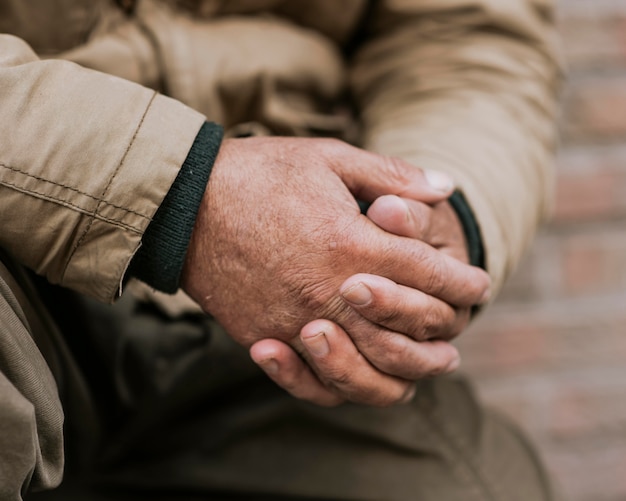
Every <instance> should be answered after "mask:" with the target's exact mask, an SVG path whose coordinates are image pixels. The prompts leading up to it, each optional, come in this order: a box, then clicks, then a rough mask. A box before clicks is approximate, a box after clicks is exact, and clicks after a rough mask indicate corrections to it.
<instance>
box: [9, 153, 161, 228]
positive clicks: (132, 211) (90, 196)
mask: <svg viewBox="0 0 626 501" xmlns="http://www.w3.org/2000/svg"><path fill="white" fill-rule="evenodd" d="M0 167H3V168H5V169H7V170H10V171H13V172H18V173H20V174H22V175H24V176H26V177H30V178H32V179H36V180H37V181H42V182H44V183H48V184H52V185H53V186H59V187H61V188H65V189H66V190H69V191H73V192H74V193H78V194H80V195H83V196H85V197H87V198H90V199H92V200H96V201H98V202H101V203H102V204H103V205H108V206H109V207H113V208H115V209H119V210H122V211H124V212H127V213H129V214H134V215H135V216H139V217H141V218H143V219H147V220H149V221H150V220H151V218H150V217H148V216H146V215H145V214H141V213H140V212H137V211H134V210H132V209H128V208H126V207H121V206H120V205H115V204H112V203H111V202H107V201H106V200H102V199H100V198H97V197H94V196H93V195H90V194H89V193H85V192H84V191H80V190H78V189H76V188H74V187H72V186H67V185H65V184H62V183H57V182H55V181H51V180H49V179H45V178H43V177H40V176H34V175H32V174H29V173H28V172H26V171H23V170H21V169H18V168H17V167H12V166H10V165H6V164H3V163H0ZM0 183H2V184H6V185H7V186H13V187H15V188H18V185H16V184H11V183H9V182H6V183H5V182H4V181H0ZM23 190H24V191H25V192H32V193H37V194H38V195H44V194H43V193H39V192H37V191H35V190H28V189H26V188H24V189H23ZM46 196H48V197H49V198H50V200H56V198H55V197H52V196H50V195H46ZM58 200H59V201H61V202H63V203H67V204H68V205H71V206H72V207H74V205H72V204H70V202H67V201H66V200H63V199H61V198H59V199H58ZM82 212H86V213H87V211H85V210H84V209H83V211H82Z"/></svg>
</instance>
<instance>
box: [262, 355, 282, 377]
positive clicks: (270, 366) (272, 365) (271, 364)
mask: <svg viewBox="0 0 626 501" xmlns="http://www.w3.org/2000/svg"><path fill="white" fill-rule="evenodd" d="M258 364H259V365H260V366H261V369H263V370H264V371H265V372H267V373H268V374H271V375H274V374H278V362H277V361H276V360H274V359H273V358H268V359H267V360H263V361H262V362H258Z"/></svg>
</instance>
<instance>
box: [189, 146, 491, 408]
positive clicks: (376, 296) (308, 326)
mask: <svg viewBox="0 0 626 501" xmlns="http://www.w3.org/2000/svg"><path fill="white" fill-rule="evenodd" d="M452 189H453V186H452V183H451V182H450V181H449V180H448V179H447V178H446V177H445V176H443V175H442V174H439V173H436V172H429V171H422V170H420V169H417V168H415V167H414V166H411V165H409V164H407V163H406V162H403V161H402V160H400V159H397V158H391V157H383V156H380V155H376V154H374V153H370V152H367V151H364V150H361V149H358V148H355V147H352V146H349V145H347V144H345V143H342V142H340V141H337V140H329V139H304V138H272V137H270V138H267V137H264V138H245V139H229V140H225V141H224V143H223V144H222V147H221V148H220V152H219V155H218V158H217V160H216V162H215V164H214V167H213V172H212V174H211V179H210V181H209V183H208V186H207V189H206V192H205V195H204V199H203V201H202V204H201V207H200V210H199V214H198V218H197V220H196V225H195V228H194V232H193V235H192V238H191V241H190V245H189V250H188V253H187V258H186V262H185V267H184V270H183V277H182V285H183V288H184V289H185V290H186V291H187V293H188V294H189V295H190V296H191V297H192V298H193V299H194V300H196V301H197V302H198V303H199V304H200V306H201V307H202V308H203V309H204V310H205V311H206V312H208V313H210V314H212V315H213V316H214V317H215V318H216V319H217V320H218V321H219V322H220V323H221V324H222V325H223V326H224V328H225V329H226V331H227V332H228V333H229V334H230V335H231V336H232V337H233V338H234V339H235V340H236V341H238V342H239V343H241V344H242V345H244V346H246V347H249V348H250V353H251V356H252V358H253V359H254V360H255V362H257V363H258V364H259V365H260V366H261V367H262V368H263V369H264V370H265V371H266V373H267V374H268V375H269V376H270V377H271V378H272V379H273V380H274V381H275V382H276V383H277V384H279V385H280V386H282V387H283V388H284V389H286V390H287V391H288V392H290V393H291V394H292V395H294V396H296V397H298V398H302V399H305V400H309V401H312V402H315V403H317V404H320V405H336V404H338V403H340V402H342V401H345V400H348V401H352V402H357V403H363V404H369V405H376V406H385V405H390V404H393V403H398V402H404V401H407V400H408V399H410V398H411V397H412V394H413V391H414V384H413V383H414V381H415V380H417V379H420V378H423V377H427V376H432V375H435V374H441V373H446V372H451V371H453V370H454V369H456V367H458V364H459V354H458V352H457V350H456V348H454V346H452V345H451V344H450V343H449V341H450V340H451V339H452V338H454V337H455V336H456V335H458V334H459V333H460V332H461V331H462V329H463V328H464V327H465V326H466V324H467V323H468V321H469V316H470V308H471V307H472V306H474V305H476V304H481V303H484V302H485V301H486V300H487V299H488V296H489V285H490V280H489V277H488V275H487V274H486V273H485V272H484V271H483V270H481V269H478V268H476V267H473V266H469V265H468V264H467V251H466V249H465V239H464V235H463V231H462V228H461V226H460V223H459V221H458V219H457V217H456V214H455V213H454V211H453V209H452V208H451V207H450V205H449V204H448V203H447V202H446V201H445V200H446V199H447V198H448V196H449V195H450V194H451V192H452ZM355 198H356V199H361V200H365V201H368V202H373V203H372V205H371V206H370V208H369V210H368V213H367V216H364V215H362V214H361V213H360V210H359V207H358V205H357V203H356V201H355Z"/></svg>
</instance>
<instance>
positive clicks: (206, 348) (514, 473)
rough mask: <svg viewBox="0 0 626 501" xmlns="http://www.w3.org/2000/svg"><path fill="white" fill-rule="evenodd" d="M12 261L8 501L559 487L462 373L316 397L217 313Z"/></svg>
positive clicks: (1, 487) (7, 306) (512, 496)
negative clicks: (382, 402)
mask: <svg viewBox="0 0 626 501" xmlns="http://www.w3.org/2000/svg"><path fill="white" fill-rule="evenodd" d="M2 261H3V262H4V265H2V264H0V499H1V500H2V501H16V500H20V499H27V500H28V499H33V500H63V501H72V500H80V501H104V500H157V501H158V500H162V501H164V500H168V501H170V500H171V501H187V500H189V501H191V500H222V499H223V500H287V499H289V500H306V499H320V500H321V499H333V500H340V499H341V500H416V501H417V500H419V501H496V500H498V501H549V500H553V499H555V497H554V494H553V493H552V491H551V487H550V485H549V480H548V478H547V476H546V473H545V470H544V468H543V466H542V465H541V463H540V461H539V460H538V458H537V456H536V454H535V452H534V451H533V449H532V447H531V446H530V445H529V444H528V442H527V440H526V439H525V438H524V436H523V435H522V434H521V433H520V431H519V430H518V429H517V428H516V427H515V426H514V425H512V424H511V423H509V422H508V421H506V420H505V419H503V418H502V417H500V416H499V415H497V414H494V413H491V412H488V411H486V410H484V409H483V408H481V407H480V406H479V405H478V404H477V402H476V400H475V398H474V396H473V395H472V392H471V390H470V388H469V387H468V385H467V383H466V382H465V381H464V380H463V379H461V378H435V379H430V380H425V381H422V382H420V383H418V391H417V394H416V397H415V399H414V400H413V401H412V402H411V403H410V404H407V405H402V406H397V407H393V408H389V409H372V408H366V407H362V406H358V405H348V404H346V405H343V406H340V407H338V408H334V409H326V408H320V407H316V406H314V405H310V404H307V403H305V402H301V401H298V400H295V399H293V398H291V397H290V396H288V395H287V394H286V393H284V392H283V391H282V390H280V389H279V388H277V387H275V385H274V384H273V383H271V382H270V381H269V380H268V379H267V378H266V377H265V376H264V375H263V374H262V373H261V372H260V371H259V370H258V369H257V368H256V367H255V365H254V364H253V363H252V362H251V361H250V359H249V357H248V355H247V352H246V351H245V350H243V349H242V348H241V347H239V346H238V345H236V344H235V343H234V342H232V341H231V340H230V338H229V337H228V336H227V335H226V334H225V333H224V332H223V331H222V329H221V328H220V327H219V325H217V324H216V323H215V322H214V321H213V320H212V319H210V318H208V317H206V316H201V315H194V314H184V315H178V316H176V317H173V316H171V315H168V314H167V313H166V312H164V311H163V310H161V309H159V308H157V307H155V306H154V305H152V304H150V303H147V302H144V301H139V300H137V299H135V298H133V297H131V296H130V295H127V294H124V296H123V297H122V298H121V300H120V301H119V302H118V303H117V304H116V305H114V306H107V305H101V304H96V303H94V302H91V301H89V300H86V299H84V298H81V297H77V296H76V295H74V294H72V293H69V292H68V291H65V290H62V289H59V288H54V287H52V286H49V285H47V284H46V283H44V282H43V281H41V280H40V279H37V278H36V277H33V276H30V275H29V274H28V273H27V272H25V271H24V270H23V269H21V268H20V267H18V266H15V265H14V264H12V263H11V262H10V260H9V259H8V258H6V257H3V258H2ZM62 476H63V477H64V478H63V481H62V482H61V479H62ZM59 483H60V486H59V487H56V486H57V485H58V484H59ZM53 487H56V488H54V489H52V488H53ZM50 489H52V490H50Z"/></svg>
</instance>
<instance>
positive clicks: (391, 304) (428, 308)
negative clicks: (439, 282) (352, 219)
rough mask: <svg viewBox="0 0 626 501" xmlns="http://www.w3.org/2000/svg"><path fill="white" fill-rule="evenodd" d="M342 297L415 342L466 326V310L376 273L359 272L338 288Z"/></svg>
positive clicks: (457, 331) (445, 336)
mask: <svg viewBox="0 0 626 501" xmlns="http://www.w3.org/2000/svg"><path fill="white" fill-rule="evenodd" d="M340 293H341V296H342V298H343V299H344V300H345V301H346V302H347V303H348V304H349V305H350V306H351V307H352V308H353V309H354V310H355V311H357V312H358V313H359V314H361V315H362V316H363V317H365V318H367V319H368V320H370V321H371V322H373V323H375V324H378V325H380V326H382V327H385V328H386V329H388V330H391V331H396V332H399V333H403V334H406V335H408V336H410V337H412V338H413V339H415V340H417V341H425V340H428V339H434V338H437V339H445V340H450V339H452V338H454V337H456V336H457V335H458V334H460V333H461V331H462V330H463V328H465V327H466V325H467V322H468V319H469V315H468V314H467V313H468V312H469V309H467V308H464V309H456V308H453V307H452V306H450V305H449V304H448V303H445V302H443V301H441V300H439V299H437V298H434V297H432V296H429V295H427V294H424V293H423V292H421V291H418V290H415V289H411V288H409V287H405V286H403V285H398V284H396V283H395V282H393V281H391V280H389V279H387V278H384V277H379V276H376V275H368V274H365V273H359V274H357V275H353V276H352V277H350V278H348V279H347V280H346V281H345V282H344V283H343V284H342V285H341V287H340Z"/></svg>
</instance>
